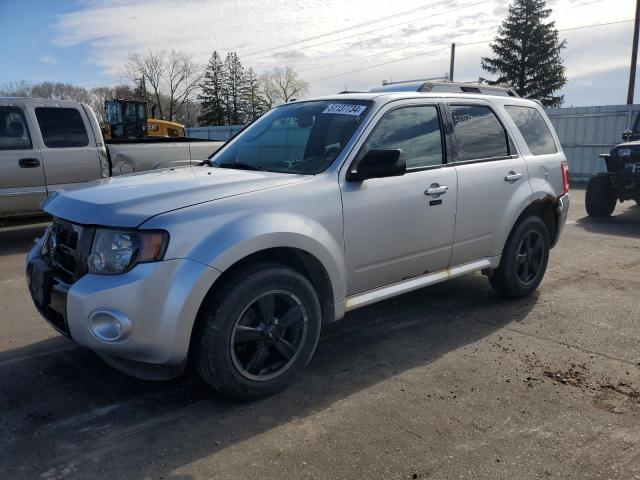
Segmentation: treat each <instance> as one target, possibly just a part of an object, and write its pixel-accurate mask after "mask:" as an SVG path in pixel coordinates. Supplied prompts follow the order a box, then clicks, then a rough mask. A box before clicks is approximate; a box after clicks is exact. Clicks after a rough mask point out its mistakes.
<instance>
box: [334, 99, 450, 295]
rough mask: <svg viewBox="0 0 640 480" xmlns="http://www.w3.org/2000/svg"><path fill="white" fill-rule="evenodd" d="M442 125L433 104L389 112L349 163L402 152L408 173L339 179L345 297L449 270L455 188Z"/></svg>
mask: <svg viewBox="0 0 640 480" xmlns="http://www.w3.org/2000/svg"><path fill="white" fill-rule="evenodd" d="M441 118H442V110H441V106H440V105H438V104H437V103H429V102H422V101H420V102H417V101H404V102H394V103H393V104H391V105H387V106H386V107H384V108H383V109H381V111H380V112H379V113H378V114H377V115H376V118H375V119H374V121H373V122H372V124H373V125H374V126H373V127H372V128H370V129H368V131H367V132H365V139H364V140H363V141H362V143H361V147H360V148H359V150H358V154H357V155H356V156H355V160H356V162H357V160H358V158H361V156H363V155H364V154H365V153H366V152H367V151H368V150H370V149H402V150H403V152H404V155H405V159H406V163H407V173H406V174H405V175H403V176H399V177H388V178H375V179H368V180H365V181H360V182H350V181H347V180H346V179H345V178H344V177H341V178H342V180H341V191H342V201H343V214H344V235H345V239H344V240H345V257H346V261H347V272H348V292H347V294H348V295H352V294H355V293H359V292H363V291H366V290H369V289H372V288H376V287H380V286H383V285H388V284H391V283H394V282H398V281H401V280H404V279H408V278H411V277H416V276H419V275H423V274H426V273H429V272H433V271H437V270H442V269H444V268H446V267H447V266H448V265H449V259H450V256H451V245H452V241H453V231H454V224H455V211H456V190H457V186H456V174H455V170H454V168H452V167H451V166H450V165H448V164H447V163H446V158H447V155H446V154H445V152H446V142H445V138H444V133H443V128H442V121H441ZM347 165H348V166H349V168H351V167H350V165H351V163H350V162H347Z"/></svg>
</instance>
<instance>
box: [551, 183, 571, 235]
mask: <svg viewBox="0 0 640 480" xmlns="http://www.w3.org/2000/svg"><path fill="white" fill-rule="evenodd" d="M570 205H571V200H570V198H569V195H568V194H566V193H565V194H564V195H561V196H560V197H559V198H558V204H557V206H556V213H557V215H558V228H557V229H556V236H555V238H554V239H553V241H552V242H551V246H552V247H554V246H555V245H556V243H558V240H559V239H560V234H561V233H562V231H563V230H564V226H565V225H566V223H567V217H568V216H569V207H570Z"/></svg>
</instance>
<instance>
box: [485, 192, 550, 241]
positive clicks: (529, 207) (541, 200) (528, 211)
mask: <svg viewBox="0 0 640 480" xmlns="http://www.w3.org/2000/svg"><path fill="white" fill-rule="evenodd" d="M556 210H557V200H556V198H555V197H554V196H553V195H551V194H549V193H543V192H541V193H540V194H539V195H534V197H533V198H531V199H529V201H527V202H525V203H524V204H523V205H521V207H520V209H519V213H518V215H517V216H516V219H515V220H514V221H513V222H511V224H510V228H508V230H507V235H506V236H505V237H504V238H503V239H502V241H501V244H500V245H498V248H497V249H496V251H498V252H500V253H502V251H503V249H504V246H505V244H506V243H507V239H508V238H509V235H511V232H513V230H514V229H515V228H516V227H517V226H518V225H519V224H520V222H521V221H522V220H523V219H524V218H527V217H529V216H537V217H540V218H541V219H542V221H543V222H544V224H545V225H546V227H547V232H548V233H549V246H550V247H551V248H553V247H554V246H555V244H556V242H557V237H558V235H557V233H558V228H559V225H558V222H559V220H560V219H559V216H558V215H557V211H556Z"/></svg>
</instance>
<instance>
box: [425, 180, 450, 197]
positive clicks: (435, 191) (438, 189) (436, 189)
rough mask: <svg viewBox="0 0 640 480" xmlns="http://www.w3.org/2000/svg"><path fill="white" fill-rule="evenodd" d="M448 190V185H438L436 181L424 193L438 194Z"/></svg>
mask: <svg viewBox="0 0 640 480" xmlns="http://www.w3.org/2000/svg"><path fill="white" fill-rule="evenodd" d="M448 190H449V187H447V186H446V185H438V184H437V183H434V184H432V185H431V186H430V187H429V188H427V189H426V190H425V191H424V194H425V195H432V196H438V195H443V194H445V193H447V191H448Z"/></svg>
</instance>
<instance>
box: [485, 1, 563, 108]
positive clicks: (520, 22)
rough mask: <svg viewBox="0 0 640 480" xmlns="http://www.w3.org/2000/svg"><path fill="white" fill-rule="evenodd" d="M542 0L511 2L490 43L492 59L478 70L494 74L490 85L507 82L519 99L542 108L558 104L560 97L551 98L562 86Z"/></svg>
mask: <svg viewBox="0 0 640 480" xmlns="http://www.w3.org/2000/svg"><path fill="white" fill-rule="evenodd" d="M550 15H551V9H549V8H546V2H545V0H514V2H513V3H512V4H511V5H510V6H509V13H508V15H507V18H506V19H505V20H504V22H502V26H501V27H500V30H498V36H497V37H496V39H495V40H494V42H493V43H492V44H491V50H492V51H493V54H494V56H493V57H492V58H483V59H482V68H483V69H484V70H486V71H487V72H489V73H491V74H492V75H497V76H498V78H497V79H496V80H495V81H492V82H489V83H491V84H503V83H507V84H509V85H511V86H512V87H514V88H515V90H516V91H517V92H518V94H519V95H520V96H522V97H526V98H533V99H537V100H540V101H541V102H542V104H543V105H544V106H545V107H555V106H560V105H562V102H563V100H564V95H557V96H554V95H553V94H554V93H555V92H556V91H558V90H560V89H561V88H562V87H563V86H564V85H565V84H566V83H567V78H566V76H565V67H564V65H563V63H562V58H561V57H560V52H561V51H562V50H563V49H564V48H565V46H566V41H565V40H563V41H560V40H559V38H558V30H557V29H556V27H555V22H548V23H545V20H546V19H547V18H549V16H550Z"/></svg>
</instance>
